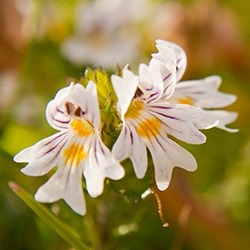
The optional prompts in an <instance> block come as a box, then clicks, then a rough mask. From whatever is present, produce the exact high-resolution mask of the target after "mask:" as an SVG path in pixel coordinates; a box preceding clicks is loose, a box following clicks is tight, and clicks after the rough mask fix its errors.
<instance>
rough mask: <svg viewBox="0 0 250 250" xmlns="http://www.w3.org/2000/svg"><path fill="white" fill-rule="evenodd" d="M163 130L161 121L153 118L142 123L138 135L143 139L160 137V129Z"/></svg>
mask: <svg viewBox="0 0 250 250" xmlns="http://www.w3.org/2000/svg"><path fill="white" fill-rule="evenodd" d="M160 128H161V121H160V120H158V119H157V118H155V117H153V118H151V119H146V120H145V121H143V122H140V123H139V124H138V127H137V129H136V130H137V133H138V134H139V135H140V136H142V137H147V138H148V139H150V138H151V137H156V136H157V135H159V129H160Z"/></svg>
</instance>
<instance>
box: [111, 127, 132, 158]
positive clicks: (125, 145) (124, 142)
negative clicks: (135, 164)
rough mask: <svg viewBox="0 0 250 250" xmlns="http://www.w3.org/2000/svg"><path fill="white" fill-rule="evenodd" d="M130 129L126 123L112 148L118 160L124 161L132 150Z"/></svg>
mask: <svg viewBox="0 0 250 250" xmlns="http://www.w3.org/2000/svg"><path fill="white" fill-rule="evenodd" d="M131 144H132V141H131V136H130V130H129V128H128V127H127V126H126V124H125V123H124V125H123V127H122V130H121V132H120V134H119V137H118V138H117V140H116V142H115V144H114V145H113V148H112V154H113V156H114V157H115V159H117V160H118V161H123V160H125V159H126V158H128V157H129V155H130V152H131Z"/></svg>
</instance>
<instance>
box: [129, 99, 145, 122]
mask: <svg viewBox="0 0 250 250" xmlns="http://www.w3.org/2000/svg"><path fill="white" fill-rule="evenodd" d="M142 109H143V101H142V100H140V99H137V100H136V99H135V100H133V101H132V102H131V104H130V106H129V108H128V111H127V113H126V115H125V117H126V118H132V119H135V118H138V117H139V116H140V112H141V110H142Z"/></svg>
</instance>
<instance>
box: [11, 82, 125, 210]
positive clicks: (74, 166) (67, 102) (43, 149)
mask: <svg viewBox="0 0 250 250" xmlns="http://www.w3.org/2000/svg"><path fill="white" fill-rule="evenodd" d="M46 116H47V120H48V122H49V124H50V125H51V126H52V127H53V128H55V129H56V130H58V131H59V132H58V133H56V134H54V135H52V136H50V137H48V138H46V139H43V140H41V141H40V142H38V143H37V144H35V145H34V146H32V147H29V148H27V149H24V150H23V151H21V152H20V153H18V154H17V155H16V156H15V158H14V160H15V161H16V162H28V165H27V166H26V167H25V168H23V169H22V172H23V173H25V174H27V175H31V176H39V175H44V174H46V173H48V172H49V171H50V170H51V169H52V168H53V167H55V166H57V170H56V172H55V174H54V175H53V176H52V177H51V178H50V179H49V180H48V181H47V182H46V183H45V184H44V185H43V186H41V187H40V188H39V189H38V191H37V193H36V195H35V199H36V200H37V201H40V202H54V201H57V200H59V199H64V200H65V201H66V203H67V204H68V205H69V206H70V207H71V208H72V209H73V210H74V211H75V212H77V213H79V214H81V215H84V214H85V213H86V205H85V200H84V194H83V190H82V174H83V175H84V177H85V180H86V188H87V190H88V193H89V194H90V196H92V197H97V196H99V195H100V194H101V193H102V191H103V185H104V184H103V183H104V179H105V178H106V177H107V178H111V179H114V180H117V179H120V178H122V177H123V176H124V169H123V168H122V166H121V165H120V163H119V162H118V161H117V160H115V159H114V158H113V157H112V155H111V152H110V150H109V149H108V148H107V147H106V146H105V145H104V144H103V142H102V141H101V138H100V130H101V118H100V110H99V106H98V99H97V91H96V85H95V84H94V83H93V82H92V81H90V82H89V83H88V85H87V87H86V89H85V88H84V87H83V86H82V85H80V84H75V85H74V84H73V83H72V84H71V85H70V86H69V87H66V88H64V89H61V90H60V91H59V92H58V93H57V95H56V96H55V98H54V99H53V100H52V101H50V102H49V104H48V106H47V109H46Z"/></svg>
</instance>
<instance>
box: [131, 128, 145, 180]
mask: <svg viewBox="0 0 250 250" xmlns="http://www.w3.org/2000/svg"><path fill="white" fill-rule="evenodd" d="M130 130H131V136H132V138H133V144H132V147H131V153H130V159H131V161H132V164H133V167H134V171H135V175H136V177H137V178H139V179H141V178H143V177H144V175H145V173H146V171H147V166H148V157H147V149H146V146H145V144H144V142H143V141H142V139H141V138H140V137H139V136H138V134H137V132H136V130H135V128H134V127H132V126H131V128H130Z"/></svg>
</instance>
